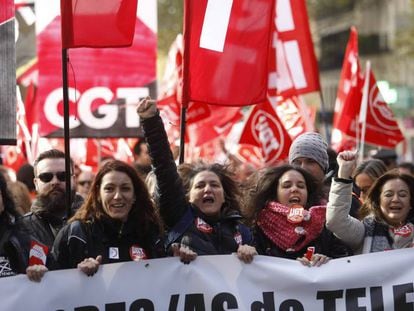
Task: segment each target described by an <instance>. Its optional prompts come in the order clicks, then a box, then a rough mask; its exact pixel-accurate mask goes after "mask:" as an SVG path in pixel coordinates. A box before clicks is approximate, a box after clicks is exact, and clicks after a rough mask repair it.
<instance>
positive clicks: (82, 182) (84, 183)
mask: <svg viewBox="0 0 414 311" xmlns="http://www.w3.org/2000/svg"><path fill="white" fill-rule="evenodd" d="M78 184H79V185H81V186H85V185H91V184H92V181H90V180H79V181H78Z"/></svg>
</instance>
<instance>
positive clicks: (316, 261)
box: [247, 164, 349, 266]
mask: <svg viewBox="0 0 414 311" xmlns="http://www.w3.org/2000/svg"><path fill="white" fill-rule="evenodd" d="M253 183H254V186H252V187H251V188H250V191H249V192H248V196H249V199H248V200H247V210H248V215H249V218H250V219H252V220H253V224H254V227H255V232H254V235H255V241H256V248H257V251H258V253H259V254H261V255H268V256H275V257H283V258H289V259H298V260H300V261H301V262H302V263H303V264H304V265H316V266H320V265H321V264H323V263H325V262H327V261H328V260H329V257H334V258H336V257H342V256H346V255H348V254H349V253H348V250H347V248H346V247H345V246H344V245H343V244H342V243H341V242H339V241H338V240H337V239H335V237H334V236H333V234H332V233H331V232H329V231H328V230H327V229H326V228H325V213H326V205H322V203H321V202H323V194H322V191H321V187H322V184H321V183H320V182H318V181H317V180H316V179H315V178H314V177H313V176H312V175H311V174H310V173H308V172H307V171H306V170H304V169H302V168H300V167H296V166H292V165H288V164H285V165H281V166H277V167H272V168H267V169H265V170H264V171H263V172H260V173H259V174H258V177H257V179H256V180H254V181H253ZM308 251H309V252H308Z"/></svg>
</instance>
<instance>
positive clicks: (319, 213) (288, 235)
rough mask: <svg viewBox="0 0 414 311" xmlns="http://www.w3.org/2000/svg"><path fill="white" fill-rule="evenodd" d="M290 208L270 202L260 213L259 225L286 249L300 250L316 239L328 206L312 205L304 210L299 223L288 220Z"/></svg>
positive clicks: (277, 244)
mask: <svg viewBox="0 0 414 311" xmlns="http://www.w3.org/2000/svg"><path fill="white" fill-rule="evenodd" d="M289 211H290V208H289V207H288V206H285V205H282V204H280V203H277V202H269V203H268V204H267V205H266V207H265V208H264V209H262V210H261V211H260V213H259V216H258V219H257V225H258V226H259V228H260V229H262V231H263V233H264V234H265V235H266V236H267V237H268V238H269V239H270V240H271V241H272V242H273V243H274V244H275V245H276V246H277V247H279V248H281V249H283V250H284V251H295V252H296V251H299V250H301V249H302V248H303V247H305V246H307V245H308V244H309V243H310V242H312V241H313V240H315V239H316V238H317V237H318V236H319V235H320V234H321V232H322V229H323V227H324V224H325V213H326V206H325V205H320V206H312V207H311V208H310V209H309V210H305V211H304V216H305V217H304V219H303V220H302V221H301V222H299V223H292V222H289V221H288V218H287V216H288V214H289Z"/></svg>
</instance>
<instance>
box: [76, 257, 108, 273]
mask: <svg viewBox="0 0 414 311" xmlns="http://www.w3.org/2000/svg"><path fill="white" fill-rule="evenodd" d="M101 262H102V256H101V255H99V256H97V257H96V258H92V257H89V258H85V259H84V260H82V261H81V262H80V263H78V269H79V270H81V271H82V272H83V273H85V274H86V275H87V276H92V275H94V274H95V273H96V272H97V271H98V268H99V265H100V264H101Z"/></svg>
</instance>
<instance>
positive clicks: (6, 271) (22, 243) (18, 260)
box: [0, 219, 30, 277]
mask: <svg viewBox="0 0 414 311" xmlns="http://www.w3.org/2000/svg"><path fill="white" fill-rule="evenodd" d="M29 249H30V238H29V236H27V235H26V234H25V233H24V231H22V230H20V228H19V227H18V226H17V225H16V224H8V223H6V222H5V221H4V219H0V277H5V276H13V275H16V274H19V273H26V267H27V265H28V260H29Z"/></svg>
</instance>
